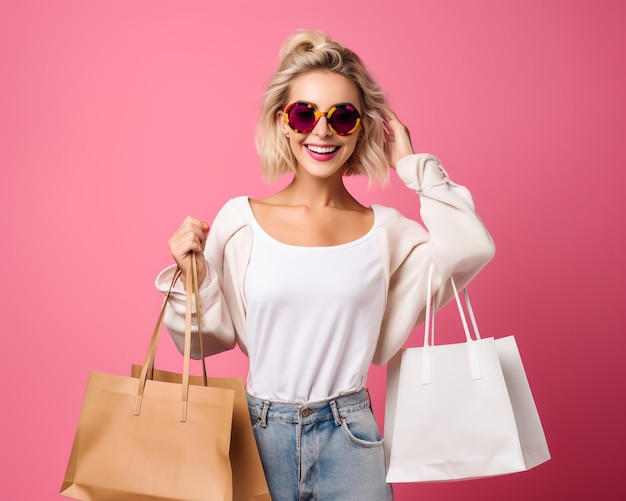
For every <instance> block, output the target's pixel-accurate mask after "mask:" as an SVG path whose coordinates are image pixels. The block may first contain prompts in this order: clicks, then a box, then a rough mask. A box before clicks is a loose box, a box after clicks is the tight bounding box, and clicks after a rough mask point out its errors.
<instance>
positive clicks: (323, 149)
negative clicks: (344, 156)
mask: <svg viewBox="0 0 626 501" xmlns="http://www.w3.org/2000/svg"><path fill="white" fill-rule="evenodd" d="M307 148H308V149H309V150H311V151H312V152H313V153H332V152H333V151H335V150H336V149H337V146H311V145H307Z"/></svg>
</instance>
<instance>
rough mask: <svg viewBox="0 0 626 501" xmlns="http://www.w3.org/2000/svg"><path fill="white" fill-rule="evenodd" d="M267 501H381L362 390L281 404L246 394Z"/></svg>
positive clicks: (380, 459) (377, 453) (381, 479)
mask: <svg viewBox="0 0 626 501" xmlns="http://www.w3.org/2000/svg"><path fill="white" fill-rule="evenodd" d="M248 407H249V409H250V417H251V419H252V427H253V429H254V435H255V437H256V441H257V445H258V447H259V453H260V455H261V462H262V463H263V468H264V470H265V476H266V478H267V483H268V486H269V489H270V494H271V496H272V500H273V501H305V500H320V501H350V500H354V501H387V500H392V499H393V492H392V489H391V485H389V484H388V483H386V482H385V474H386V471H385V453H384V450H383V441H382V439H381V437H380V433H379V431H378V426H377V424H376V421H375V419H374V415H373V413H372V410H371V407H370V403H369V398H368V394H367V391H366V390H361V391H359V392H357V393H352V394H349V395H343V396H340V397H337V398H334V399H331V400H328V401H323V402H313V403H308V404H291V403H289V404H286V403H280V402H271V401H267V400H261V399H258V398H255V397H252V396H250V395H248Z"/></svg>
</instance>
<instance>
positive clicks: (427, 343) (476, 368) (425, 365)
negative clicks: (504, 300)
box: [422, 264, 482, 384]
mask: <svg viewBox="0 0 626 501" xmlns="http://www.w3.org/2000/svg"><path fill="white" fill-rule="evenodd" d="M432 275H433V265H432V264H431V266H430V268H429V270H428V285H427V296H426V317H425V320H424V349H423V351H422V384H430V383H431V382H432V350H431V348H432V347H433V346H434V345H435V312H434V311H433V304H432ZM450 283H451V284H452V290H453V291H454V298H455V300H456V305H457V308H458V310H459V316H460V317H461V323H462V324H463V331H464V332H465V340H466V343H467V354H468V360H469V364H470V370H471V374H472V379H480V378H481V377H482V376H481V372H480V360H479V358H478V352H477V350H476V345H475V344H474V343H475V340H474V339H472V336H471V334H470V329H469V326H468V324H467V319H466V317H465V313H464V311H463V305H462V304H461V299H460V297H459V292H458V290H457V287H456V283H455V281H454V277H452V276H451V277H450ZM463 295H464V296H465V305H466V308H467V312H468V315H469V317H470V322H471V324H472V329H473V332H474V336H475V337H476V340H479V339H481V337H480V332H479V331H478V325H477V323H476V317H475V316H474V310H473V309H472V304H471V302H470V299H469V293H468V292H467V288H463Z"/></svg>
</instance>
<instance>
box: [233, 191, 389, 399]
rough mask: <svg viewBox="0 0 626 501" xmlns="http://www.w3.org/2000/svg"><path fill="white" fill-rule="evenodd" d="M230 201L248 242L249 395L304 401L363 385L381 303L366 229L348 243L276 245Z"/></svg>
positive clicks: (245, 208) (244, 204)
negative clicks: (249, 231) (246, 228)
mask: <svg viewBox="0 0 626 501" xmlns="http://www.w3.org/2000/svg"><path fill="white" fill-rule="evenodd" d="M235 201H236V203H237V205H238V207H239V208H240V210H241V212H242V214H243V215H244V217H245V218H246V219H247V220H248V222H249V224H250V225H251V227H252V230H253V234H254V243H253V246H252V252H251V255H250V262H249V265H248V269H247V272H246V278H245V285H244V289H245V296H246V300H247V305H248V308H247V313H248V315H247V331H248V354H249V357H250V371H249V376H248V392H249V393H250V394H252V395H254V396H256V397H259V398H263V399H268V400H273V401H280V402H310V401H317V400H323V399H326V398H329V397H333V396H337V395H339V394H342V393H347V392H351V391H357V390H360V389H361V388H363V387H364V386H365V381H366V378H367V371H368V368H369V366H370V364H371V362H372V358H373V356H374V351H375V348H376V341H377V339H378V334H379V332H380V325H381V322H382V317H383V312H384V308H385V304H384V303H385V277H384V270H383V266H382V262H381V258H380V255H379V253H378V252H377V250H376V245H375V241H374V239H373V237H372V234H373V229H374V228H375V226H376V223H374V225H373V226H372V228H371V229H370V231H369V232H368V233H367V234H365V235H364V236H362V237H361V238H359V239H357V240H354V241H352V242H349V243H346V244H342V245H335V246H329V247H300V246H293V245H288V244H285V243H282V242H279V241H277V240H275V239H274V238H272V237H271V236H270V235H268V234H267V233H266V232H265V231H264V230H263V229H262V228H261V226H260V225H259V224H258V222H257V221H256V219H255V217H254V215H253V213H252V210H251V208H250V204H249V201H248V198H247V197H240V198H237V199H236V200H235Z"/></svg>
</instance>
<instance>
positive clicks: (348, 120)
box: [329, 105, 359, 134]
mask: <svg viewBox="0 0 626 501" xmlns="http://www.w3.org/2000/svg"><path fill="white" fill-rule="evenodd" d="M358 119H359V112H358V111H357V110H356V108H354V107H353V106H351V105H341V106H338V107H337V109H336V110H335V111H334V112H333V114H332V115H331V116H330V119H329V121H330V125H331V127H332V128H333V129H335V130H336V131H337V132H338V133H339V134H347V133H348V132H350V131H351V130H352V129H354V127H355V126H356V123H357V120H358Z"/></svg>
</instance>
